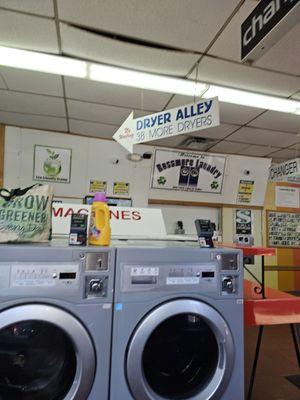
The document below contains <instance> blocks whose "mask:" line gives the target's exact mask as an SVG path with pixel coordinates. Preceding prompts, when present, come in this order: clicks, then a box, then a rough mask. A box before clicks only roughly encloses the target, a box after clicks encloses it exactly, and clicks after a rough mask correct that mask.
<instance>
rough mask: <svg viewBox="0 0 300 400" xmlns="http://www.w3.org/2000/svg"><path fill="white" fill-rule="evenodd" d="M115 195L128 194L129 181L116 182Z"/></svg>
mask: <svg viewBox="0 0 300 400" xmlns="http://www.w3.org/2000/svg"><path fill="white" fill-rule="evenodd" d="M113 193H114V195H119V196H128V195H129V183H128V182H114V191H113Z"/></svg>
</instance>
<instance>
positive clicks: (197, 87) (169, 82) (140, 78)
mask: <svg viewBox="0 0 300 400" xmlns="http://www.w3.org/2000/svg"><path fill="white" fill-rule="evenodd" d="M89 77H90V79H91V80H93V81H99V82H107V83H112V84H115V85H124V86H131V87H136V88H141V89H148V90H157V91H159V92H167V93H176V94H182V95H185V96H196V97H200V96H201V95H202V94H203V92H205V90H207V89H208V85H206V84H205V83H201V82H197V83H196V82H194V81H191V80H187V79H180V78H171V77H167V76H163V75H154V74H148V73H145V72H139V71H132V70H127V69H124V68H118V67H110V66H108V65H100V64H91V65H90V73H89Z"/></svg>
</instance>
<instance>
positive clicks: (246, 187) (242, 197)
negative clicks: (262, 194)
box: [237, 179, 254, 204]
mask: <svg viewBox="0 0 300 400" xmlns="http://www.w3.org/2000/svg"><path fill="white" fill-rule="evenodd" d="M253 189H254V181H248V180H245V179H241V180H240V183H239V188H238V195H237V203H247V204H249V203H251V199H252V193H253Z"/></svg>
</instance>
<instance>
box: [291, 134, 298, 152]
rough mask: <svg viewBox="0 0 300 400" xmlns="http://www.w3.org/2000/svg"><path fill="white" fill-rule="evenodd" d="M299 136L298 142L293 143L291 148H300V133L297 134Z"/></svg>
mask: <svg viewBox="0 0 300 400" xmlns="http://www.w3.org/2000/svg"><path fill="white" fill-rule="evenodd" d="M297 137H298V142H297V143H295V144H293V146H291V147H290V148H291V149H296V150H300V134H299V135H297Z"/></svg>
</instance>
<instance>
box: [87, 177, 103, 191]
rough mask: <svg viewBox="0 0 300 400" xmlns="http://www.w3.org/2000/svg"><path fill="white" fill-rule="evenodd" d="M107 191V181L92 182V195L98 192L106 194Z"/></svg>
mask: <svg viewBox="0 0 300 400" xmlns="http://www.w3.org/2000/svg"><path fill="white" fill-rule="evenodd" d="M106 190H107V182H106V181H98V180H90V190H89V192H90V193H96V192H106Z"/></svg>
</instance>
